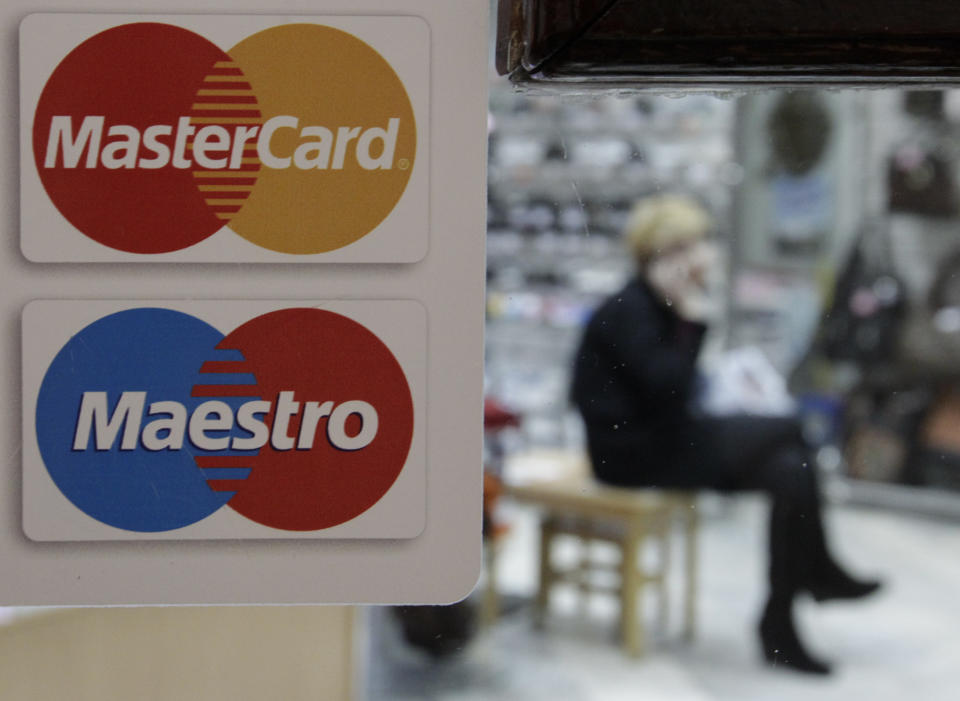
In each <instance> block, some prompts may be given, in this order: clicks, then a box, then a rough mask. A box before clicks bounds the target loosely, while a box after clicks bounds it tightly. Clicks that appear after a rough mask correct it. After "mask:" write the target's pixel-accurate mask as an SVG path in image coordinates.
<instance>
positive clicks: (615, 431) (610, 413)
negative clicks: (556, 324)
mask: <svg viewBox="0 0 960 701" xmlns="http://www.w3.org/2000/svg"><path fill="white" fill-rule="evenodd" d="M705 331H706V327H705V326H703V325H702V324H698V323H694V322H690V321H686V320H684V319H682V318H681V317H680V316H678V315H677V314H676V312H674V311H673V309H672V308H671V307H669V306H668V305H667V304H666V303H664V302H663V301H662V300H661V299H660V298H659V297H658V296H657V295H656V293H654V292H653V290H651V289H650V287H649V286H648V285H647V283H646V282H645V281H644V280H643V279H641V278H639V277H638V278H635V279H633V280H632V281H631V282H630V283H629V284H627V285H626V287H624V288H623V289H622V290H620V292H618V293H617V294H615V295H613V296H612V297H610V298H609V299H608V300H606V301H605V302H604V303H603V304H602V305H601V306H600V307H599V308H598V309H597V311H596V312H595V313H594V315H593V317H592V318H591V319H590V321H589V323H588V324H587V327H586V330H585V331H584V334H583V340H582V341H581V343H580V347H579V349H578V351H577V354H576V357H575V359H574V372H573V385H572V390H571V398H572V400H573V402H574V404H576V406H577V408H578V409H579V410H580V414H581V416H582V417H583V420H584V423H585V425H586V430H587V443H588V448H589V451H590V456H591V459H592V461H593V465H594V471H595V472H596V474H597V476H598V477H600V478H601V479H605V480H606V481H610V482H620V483H637V482H638V481H639V482H641V483H642V482H643V481H644V480H643V479H642V478H641V479H639V480H638V479H637V475H636V474H635V473H636V471H637V470H638V465H640V464H643V465H646V466H648V467H649V469H650V470H655V469H656V470H659V467H660V466H662V464H663V463H664V462H665V461H668V460H670V459H671V458H672V457H673V456H675V455H676V454H678V451H679V450H680V448H682V447H683V443H684V439H685V436H686V435H687V431H688V428H689V426H690V424H691V416H690V410H689V406H690V402H691V398H692V394H693V392H694V388H695V386H696V376H697V371H696V360H697V355H698V354H699V351H700V346H701V343H702V341H703V336H704V332H705ZM628 474H629V478H628ZM653 479H654V478H653V476H652V475H651V480H653Z"/></svg>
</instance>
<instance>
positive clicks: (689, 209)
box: [624, 195, 713, 261]
mask: <svg viewBox="0 0 960 701" xmlns="http://www.w3.org/2000/svg"><path fill="white" fill-rule="evenodd" d="M712 225H713V220H712V218H711V217H710V215H709V214H708V213H707V211H706V209H704V208H703V206H702V205H701V204H700V203H699V202H697V201H696V200H695V199H693V198H692V197H688V196H686V195H654V196H651V197H645V198H644V199H642V200H639V201H638V202H637V203H636V204H635V205H634V206H633V209H632V210H631V212H630V215H629V217H628V218H627V225H626V227H625V228H624V238H625V239H626V243H627V246H628V247H629V248H630V252H631V253H633V255H634V257H636V258H637V259H638V260H641V261H646V260H649V259H651V258H654V257H656V256H657V255H658V254H659V253H660V252H661V251H663V250H665V249H668V248H671V247H672V246H675V245H678V244H684V243H693V242H695V241H699V240H700V239H702V238H704V237H706V235H707V233H708V232H709V231H710V228H711V227H712Z"/></svg>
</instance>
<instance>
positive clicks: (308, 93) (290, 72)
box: [229, 24, 417, 254]
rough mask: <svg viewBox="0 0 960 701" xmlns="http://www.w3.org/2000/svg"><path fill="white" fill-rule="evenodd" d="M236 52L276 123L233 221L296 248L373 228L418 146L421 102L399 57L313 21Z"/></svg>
mask: <svg viewBox="0 0 960 701" xmlns="http://www.w3.org/2000/svg"><path fill="white" fill-rule="evenodd" d="M229 54H230V55H231V56H232V57H233V59H234V60H235V61H236V62H237V64H238V65H240V66H241V67H242V68H243V72H244V75H245V76H246V78H247V79H248V80H249V82H250V85H251V86H252V88H253V92H254V94H256V96H257V102H258V105H259V108H260V111H261V115H262V125H261V127H260V128H261V130H267V131H268V132H269V131H271V130H270V125H274V126H275V127H276V128H275V129H274V130H272V135H271V136H270V138H268V139H264V136H263V134H262V133H261V135H260V138H259V139H258V142H257V143H258V145H259V148H258V155H257V158H258V159H259V160H260V162H261V164H262V165H263V166H264V167H261V168H260V170H259V172H258V174H257V182H256V184H255V185H254V187H253V190H252V191H251V192H250V194H249V196H248V197H247V199H246V201H245V203H244V205H243V208H242V209H241V210H240V212H239V213H238V214H237V215H236V216H234V217H233V219H232V220H231V221H230V228H231V229H232V230H233V231H235V232H236V233H237V234H239V235H240V236H242V237H243V238H245V239H247V240H248V241H251V242H252V243H255V244H257V245H258V246H262V247H264V248H268V249H270V250H274V251H279V252H283V253H293V254H311V253H323V252H326V251H332V250H336V249H338V248H342V247H343V246H347V245H349V244H351V243H353V242H355V241H357V240H358V239H360V238H362V237H363V236H365V235H366V234H368V233H370V232H371V231H373V230H374V229H375V228H376V227H377V226H378V225H379V224H380V223H381V222H382V221H383V220H384V219H386V217H387V216H388V215H389V214H390V212H391V211H393V209H394V207H395V206H396V204H397V202H398V201H399V200H400V197H401V196H402V195H403V192H404V190H405V189H406V187H407V183H408V181H409V179H410V175H411V173H412V171H413V168H414V162H415V156H416V149H417V128H416V119H415V117H414V113H413V107H412V105H411V103H410V98H409V96H408V95H407V92H406V89H405V88H404V85H403V83H402V81H401V80H400V78H399V77H398V76H397V74H396V72H395V71H394V70H393V68H392V67H391V66H390V64H389V63H387V61H386V60H385V59H384V58H383V57H382V56H381V55H380V54H379V53H377V52H376V51H375V50H374V49H373V48H371V47H370V46H369V45H368V44H366V43H364V42H363V41H361V40H360V39H358V38H356V37H355V36H353V35H351V34H347V33H346V32H343V31H340V30H339V29H334V28H332V27H324V26H320V25H313V24H288V25H283V26H280V27H273V28H271V29H266V30H264V31H262V32H258V33H257V34H254V35H253V36H250V37H248V38H247V39H244V40H243V41H242V42H240V43H239V44H237V45H236V46H235V47H234V48H233V49H231V50H230V51H229ZM271 120H274V121H273V122H271ZM305 129H306V131H305ZM264 140H266V142H267V144H268V146H269V153H267V154H266V156H267V158H266V159H265V158H264V155H265V154H264V153H263V151H262V148H263V146H262V142H263V141H264ZM271 164H272V165H271ZM284 164H286V165H285V167H284Z"/></svg>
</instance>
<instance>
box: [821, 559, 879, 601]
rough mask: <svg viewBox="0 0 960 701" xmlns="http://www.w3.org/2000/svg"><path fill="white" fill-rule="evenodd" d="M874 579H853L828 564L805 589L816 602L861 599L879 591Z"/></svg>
mask: <svg viewBox="0 0 960 701" xmlns="http://www.w3.org/2000/svg"><path fill="white" fill-rule="evenodd" d="M880 586H881V585H880V582H879V581H878V580H876V579H854V578H853V577H851V576H850V575H849V574H847V573H846V572H845V571H844V570H843V569H841V568H840V566H839V565H837V564H835V563H834V562H832V561H831V562H829V563H828V564H827V565H826V566H824V567H822V568H821V569H820V571H819V572H818V573H817V575H816V576H815V577H813V578H812V579H811V581H810V582H809V583H808V584H807V586H806V587H805V588H806V590H807V591H808V592H810V594H811V596H813V598H814V599H816V600H817V601H834V600H841V599H842V600H851V599H862V598H864V597H866V596H870V595H871V594H873V593H874V592H876V591H877V590H878V589H880Z"/></svg>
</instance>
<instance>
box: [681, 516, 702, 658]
mask: <svg viewBox="0 0 960 701" xmlns="http://www.w3.org/2000/svg"><path fill="white" fill-rule="evenodd" d="M684 511H685V512H686V513H685V514H684V522H685V523H686V528H685V532H684V537H685V540H686V543H685V548H684V550H685V553H684V554H685V560H686V566H685V568H684V569H685V570H686V571H685V572H684V597H683V610H684V617H683V618H684V625H683V638H684V640H686V641H687V642H690V641H692V640H693V637H694V632H695V630H696V624H697V610H696V607H697V579H698V573H697V531H698V529H699V527H700V513H699V512H698V511H697V502H696V500H695V499H694V498H693V497H691V498H690V499H689V500H688V501H687V503H686V506H685V508H684Z"/></svg>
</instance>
